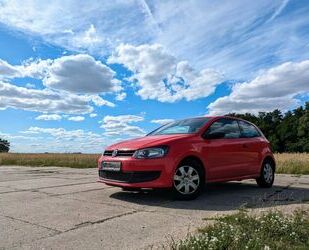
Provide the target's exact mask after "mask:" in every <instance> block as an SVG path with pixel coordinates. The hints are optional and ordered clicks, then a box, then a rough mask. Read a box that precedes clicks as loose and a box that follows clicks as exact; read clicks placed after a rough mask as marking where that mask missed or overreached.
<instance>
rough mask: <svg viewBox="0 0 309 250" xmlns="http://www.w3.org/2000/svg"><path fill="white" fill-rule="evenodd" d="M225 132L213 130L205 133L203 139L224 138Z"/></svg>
mask: <svg viewBox="0 0 309 250" xmlns="http://www.w3.org/2000/svg"><path fill="white" fill-rule="evenodd" d="M224 136H225V133H223V132H213V133H209V134H205V136H204V138H205V139H222V138H224Z"/></svg>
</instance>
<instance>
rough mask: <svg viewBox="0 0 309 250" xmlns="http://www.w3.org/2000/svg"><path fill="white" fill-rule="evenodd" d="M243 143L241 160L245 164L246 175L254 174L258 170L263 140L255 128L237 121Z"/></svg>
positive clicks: (244, 122)
mask: <svg viewBox="0 0 309 250" xmlns="http://www.w3.org/2000/svg"><path fill="white" fill-rule="evenodd" d="M238 124H239V127H240V132H241V136H240V137H241V138H242V141H243V151H244V153H243V159H244V160H245V161H246V162H247V169H246V172H247V174H248V175H252V174H256V173H257V172H259V169H260V162H261V158H262V155H261V153H262V152H261V151H262V144H263V139H262V135H261V133H260V132H259V131H258V130H257V129H256V127H255V126H254V125H252V124H250V123H248V122H246V121H242V120H239V121H238Z"/></svg>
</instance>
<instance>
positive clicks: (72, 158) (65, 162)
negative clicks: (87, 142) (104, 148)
mask: <svg viewBox="0 0 309 250" xmlns="http://www.w3.org/2000/svg"><path fill="white" fill-rule="evenodd" d="M98 158H99V155H97V154H17V153H1V154H0V165H20V166H38V167H46V166H58V167H70V168H95V167H97V160H98Z"/></svg>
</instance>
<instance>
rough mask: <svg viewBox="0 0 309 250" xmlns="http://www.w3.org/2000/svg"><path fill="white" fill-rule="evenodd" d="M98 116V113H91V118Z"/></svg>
mask: <svg viewBox="0 0 309 250" xmlns="http://www.w3.org/2000/svg"><path fill="white" fill-rule="evenodd" d="M97 116H98V115H97V114H96V113H92V114H90V115H89V117H90V118H94V117H97Z"/></svg>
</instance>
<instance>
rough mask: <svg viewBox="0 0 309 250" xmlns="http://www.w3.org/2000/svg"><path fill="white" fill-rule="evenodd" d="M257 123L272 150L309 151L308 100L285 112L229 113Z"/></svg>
mask: <svg viewBox="0 0 309 250" xmlns="http://www.w3.org/2000/svg"><path fill="white" fill-rule="evenodd" d="M229 115H230V116H235V117H239V118H242V119H245V120H247V121H250V122H252V123H254V124H255V125H257V126H258V127H259V128H260V129H261V130H262V132H263V133H264V135H265V136H266V137H267V139H268V140H269V141H270V143H271V146H272V149H273V151H274V152H309V102H307V103H306V104H305V106H304V107H302V106H300V107H298V108H296V109H294V110H293V111H288V112H287V113H285V114H282V112H281V111H280V110H278V109H276V110H274V111H272V112H259V113H258V115H255V114H250V113H246V114H236V113H233V114H229Z"/></svg>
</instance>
